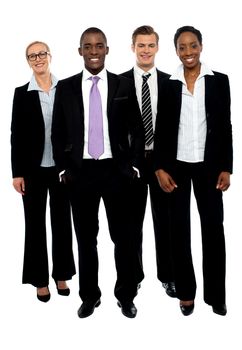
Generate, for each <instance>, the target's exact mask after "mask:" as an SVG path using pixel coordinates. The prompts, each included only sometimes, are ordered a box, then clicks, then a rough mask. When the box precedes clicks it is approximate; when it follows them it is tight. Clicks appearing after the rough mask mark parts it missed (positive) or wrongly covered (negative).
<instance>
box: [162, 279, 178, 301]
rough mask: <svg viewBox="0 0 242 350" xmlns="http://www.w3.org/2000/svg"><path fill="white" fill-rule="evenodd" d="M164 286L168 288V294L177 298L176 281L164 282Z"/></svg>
mask: <svg viewBox="0 0 242 350" xmlns="http://www.w3.org/2000/svg"><path fill="white" fill-rule="evenodd" d="M162 286H163V287H164V288H165V290H166V294H167V295H169V297H171V298H176V287H175V283H174V282H166V283H162Z"/></svg>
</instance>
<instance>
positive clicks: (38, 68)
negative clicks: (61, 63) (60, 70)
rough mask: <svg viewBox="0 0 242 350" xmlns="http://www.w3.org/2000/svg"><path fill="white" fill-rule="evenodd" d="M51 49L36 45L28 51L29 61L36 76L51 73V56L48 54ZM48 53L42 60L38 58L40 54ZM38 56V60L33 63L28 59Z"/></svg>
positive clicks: (41, 44)
mask: <svg viewBox="0 0 242 350" xmlns="http://www.w3.org/2000/svg"><path fill="white" fill-rule="evenodd" d="M48 51H49V49H48V48H47V47H46V46H45V45H44V44H43V43H35V44H33V45H31V46H29V48H28V51H27V53H26V54H27V61H28V64H29V66H30V68H32V70H33V73H34V74H35V75H43V74H46V73H49V71H50V63H51V54H50V53H49V52H48ZM46 52H48V53H47V54H46V55H43V56H45V57H44V58H40V57H39V56H37V54H39V53H46ZM30 55H32V56H36V59H35V60H34V61H31V60H30V59H29V58H28V57H29V56H30Z"/></svg>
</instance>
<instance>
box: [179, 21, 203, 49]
mask: <svg viewBox="0 0 242 350" xmlns="http://www.w3.org/2000/svg"><path fill="white" fill-rule="evenodd" d="M184 32H191V33H193V34H195V35H196V37H197V39H198V41H199V44H200V45H202V34H201V32H200V30H198V29H196V28H194V27H192V26H183V27H181V28H178V29H177V31H176V33H175V35H174V45H175V48H177V40H178V38H179V36H180V35H181V34H182V33H184Z"/></svg>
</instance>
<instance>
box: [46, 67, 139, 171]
mask: <svg viewBox="0 0 242 350" xmlns="http://www.w3.org/2000/svg"><path fill="white" fill-rule="evenodd" d="M107 79H108V99H107V115H108V128H109V137H110V144H111V151H112V155H113V159H114V161H115V162H116V163H117V164H118V166H119V167H120V169H121V170H122V171H123V172H124V173H125V174H126V175H129V176H131V175H132V176H133V168H132V167H133V166H134V167H137V168H138V169H140V167H141V166H142V162H143V148H144V132H143V126H142V123H141V118H140V111H139V106H138V102H137V98H136V94H135V89H134V86H133V84H132V83H131V82H130V80H129V79H127V78H125V77H120V76H118V75H116V74H113V73H110V72H107ZM81 82H82V73H79V74H76V75H74V76H72V77H69V78H67V79H64V80H61V81H59V83H58V85H57V89H56V96H55V105H54V112H53V123H52V143H53V154H54V159H55V161H56V164H57V167H58V168H59V171H62V170H64V169H65V170H66V169H70V170H71V171H75V170H78V169H80V168H81V166H82V160H83V147H84V108H83V98H82V88H81V86H82V84H81Z"/></svg>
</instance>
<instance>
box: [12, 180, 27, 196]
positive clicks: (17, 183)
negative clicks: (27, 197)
mask: <svg viewBox="0 0 242 350" xmlns="http://www.w3.org/2000/svg"><path fill="white" fill-rule="evenodd" d="M13 187H14V188H15V190H16V191H17V192H18V193H20V194H22V195H24V194H25V182H24V178H23V177H15V178H14V179H13Z"/></svg>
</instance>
